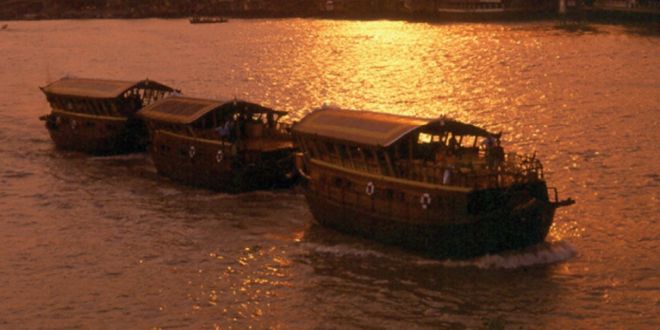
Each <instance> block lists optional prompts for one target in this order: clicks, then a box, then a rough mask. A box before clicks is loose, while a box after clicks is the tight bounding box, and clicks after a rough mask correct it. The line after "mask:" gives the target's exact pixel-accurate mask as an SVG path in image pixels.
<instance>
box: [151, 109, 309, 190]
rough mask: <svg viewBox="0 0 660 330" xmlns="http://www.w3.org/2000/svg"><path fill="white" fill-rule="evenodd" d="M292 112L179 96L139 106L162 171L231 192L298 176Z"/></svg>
mask: <svg viewBox="0 0 660 330" xmlns="http://www.w3.org/2000/svg"><path fill="white" fill-rule="evenodd" d="M286 114H287V113H286V112H283V111H276V110H273V109H269V108H266V107H263V106H261V105H258V104H255V103H250V102H246V101H240V100H232V101H218V100H207V99H199V98H190V97H181V96H174V97H169V98H167V99H163V100H161V101H159V102H156V103H154V104H152V105H151V106H148V107H145V108H144V109H142V110H141V111H140V112H139V116H140V117H142V118H144V119H145V121H146V123H147V127H148V129H149V132H150V135H151V144H152V145H151V148H150V153H151V155H152V157H153V161H154V164H155V166H156V168H157V169H158V172H159V173H161V174H162V175H164V176H167V177H169V178H171V179H174V180H176V181H180V182H183V183H187V184H190V185H195V186H201V187H206V188H210V189H214V190H221V191H226V192H242V191H250V190H256V189H268V188H280V187H288V186H290V185H292V184H293V183H294V181H295V179H296V174H297V172H296V170H295V165H294V163H293V142H292V140H291V135H290V133H289V132H288V126H286V125H285V124H283V123H280V122H279V120H280V119H281V118H282V116H285V115H286Z"/></svg>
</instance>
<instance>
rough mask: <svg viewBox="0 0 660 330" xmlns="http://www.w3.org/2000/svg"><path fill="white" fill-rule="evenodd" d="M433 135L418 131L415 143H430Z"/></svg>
mask: <svg viewBox="0 0 660 330" xmlns="http://www.w3.org/2000/svg"><path fill="white" fill-rule="evenodd" d="M432 138H433V135H431V134H426V133H419V137H418V138H417V143H431V141H432Z"/></svg>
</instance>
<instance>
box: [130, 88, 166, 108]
mask: <svg viewBox="0 0 660 330" xmlns="http://www.w3.org/2000/svg"><path fill="white" fill-rule="evenodd" d="M171 94H172V92H171V91H169V90H160V89H151V88H146V89H145V88H132V89H130V90H128V91H127V92H126V93H124V95H123V97H124V98H126V99H132V98H133V99H134V98H137V99H139V100H141V103H142V105H144V106H147V105H149V104H151V103H153V102H155V101H157V100H160V99H162V98H163V97H165V96H168V95H171Z"/></svg>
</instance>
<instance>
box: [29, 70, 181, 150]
mask: <svg viewBox="0 0 660 330" xmlns="http://www.w3.org/2000/svg"><path fill="white" fill-rule="evenodd" d="M41 90H42V91H43V92H44V94H46V99H47V100H48V102H49V103H50V106H51V108H52V111H51V113H50V114H48V115H45V116H42V117H41V118H40V119H41V120H44V121H45V122H46V128H48V132H49V133H50V136H51V138H52V139H53V141H54V142H55V145H57V146H58V147H59V148H62V149H69V150H78V151H83V152H89V153H95V154H113V153H124V152H131V151H138V150H144V148H145V146H146V143H147V141H148V140H147V138H148V134H147V131H146V128H145V127H144V123H142V121H141V120H139V119H138V118H137V117H135V113H136V112H137V110H139V109H141V108H142V107H143V106H144V105H148V104H150V103H152V102H154V101H156V100H159V99H161V98H164V97H166V96H168V95H170V94H172V93H173V92H174V89H172V88H170V87H168V86H165V85H163V84H160V83H157V82H155V81H150V80H142V81H118V80H103V79H81V78H62V79H60V80H58V81H56V82H54V83H51V84H50V85H48V86H46V87H42V88H41Z"/></svg>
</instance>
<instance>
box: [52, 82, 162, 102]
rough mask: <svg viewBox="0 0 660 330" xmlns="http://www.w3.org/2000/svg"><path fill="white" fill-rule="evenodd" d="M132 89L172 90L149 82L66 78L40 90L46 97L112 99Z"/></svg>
mask: <svg viewBox="0 0 660 330" xmlns="http://www.w3.org/2000/svg"><path fill="white" fill-rule="evenodd" d="M134 87H141V88H148V87H151V88H155V89H161V90H169V91H172V90H173V89H172V88H170V87H168V86H165V85H163V84H160V83H158V82H155V81H151V80H141V81H122V80H106V79H89V78H68V77H65V78H62V79H60V80H58V81H55V82H53V83H51V84H49V85H47V86H45V87H42V88H41V90H42V91H43V92H44V93H46V94H48V95H61V96H73V97H87V98H99V99H114V98H117V97H120V96H121V95H122V94H124V93H125V92H126V91H128V90H129V89H131V88H134Z"/></svg>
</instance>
